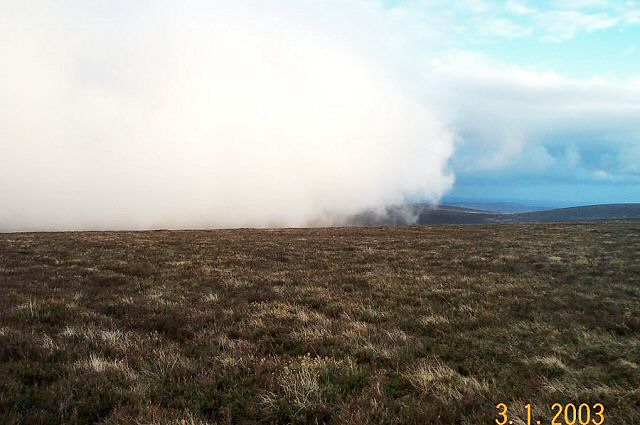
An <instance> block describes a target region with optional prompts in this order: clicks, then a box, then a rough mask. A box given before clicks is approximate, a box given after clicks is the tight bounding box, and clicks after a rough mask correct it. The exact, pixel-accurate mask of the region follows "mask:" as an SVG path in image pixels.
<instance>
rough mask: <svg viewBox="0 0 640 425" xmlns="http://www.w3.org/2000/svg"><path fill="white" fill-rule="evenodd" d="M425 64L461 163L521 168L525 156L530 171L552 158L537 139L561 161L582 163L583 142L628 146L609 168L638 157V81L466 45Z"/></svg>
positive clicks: (624, 166) (627, 165) (629, 165)
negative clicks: (538, 66)
mask: <svg viewBox="0 0 640 425" xmlns="http://www.w3.org/2000/svg"><path fill="white" fill-rule="evenodd" d="M430 69H431V72H432V73H433V78H435V79H437V80H438V81H439V86H441V87H445V88H446V89H444V90H443V92H442V93H440V95H439V96H440V104H441V105H442V107H443V108H445V109H446V110H448V112H449V114H450V115H449V116H450V120H451V122H453V123H454V128H455V129H456V131H457V134H458V138H459V142H458V148H459V150H460V152H459V153H458V154H457V155H456V167H457V169H459V170H465V171H474V170H475V171H482V170H485V171H487V170H496V171H498V170H505V169H509V168H514V167H515V168H519V169H520V170H521V171H526V170H524V168H523V164H527V161H531V162H530V165H531V167H532V168H531V170H532V171H536V170H537V171H540V170H544V169H546V168H548V167H550V166H552V165H554V163H556V161H555V160H552V159H551V158H550V157H549V155H548V152H547V151H546V150H545V151H543V150H541V149H540V148H539V147H540V146H543V145H544V146H552V147H553V146H555V147H556V150H560V151H561V152H562V151H563V152H564V153H563V154H562V155H560V154H558V158H557V159H562V161H561V163H562V164H563V166H564V167H571V168H573V167H577V166H579V165H581V164H582V162H583V161H582V157H581V155H580V150H581V148H582V147H589V146H592V145H594V144H595V145H596V146H606V147H609V148H611V149H612V150H613V151H625V152H627V155H625V157H626V159H623V158H622V157H621V158H618V159H617V160H615V159H614V162H615V161H617V163H614V164H612V168H613V169H612V170H611V171H612V172H616V173H620V172H623V170H627V172H628V171H629V170H632V169H633V164H639V163H640V121H639V120H638V117H639V116H640V85H638V84H637V82H634V81H629V82H620V83H616V82H611V81H607V80H602V79H594V80H575V79H569V78H566V77H563V76H560V75H558V74H554V73H544V72H535V71H531V70H527V69H522V68H518V67H514V66H510V65H507V64H503V63H497V62H494V61H492V60H491V59H489V58H487V57H484V56H481V55H478V54H470V53H466V52H457V53H452V54H448V55H444V56H442V57H440V58H438V59H437V60H434V61H432V63H431V66H430ZM536 146H538V147H536ZM560 156H563V157H564V158H560ZM558 164H560V162H558V163H557V164H556V165H558Z"/></svg>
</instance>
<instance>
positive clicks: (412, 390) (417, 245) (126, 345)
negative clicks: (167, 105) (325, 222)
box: [0, 221, 640, 425]
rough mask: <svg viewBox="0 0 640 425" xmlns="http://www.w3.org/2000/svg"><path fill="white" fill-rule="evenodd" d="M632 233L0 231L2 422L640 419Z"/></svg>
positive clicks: (572, 228) (567, 227)
mask: <svg viewBox="0 0 640 425" xmlns="http://www.w3.org/2000/svg"><path fill="white" fill-rule="evenodd" d="M639 336H640V223H639V222H633V221H628V222H609V223H604V222H603V223H591V224H564V225H553V224H545V225H495V226H493V225H486V226H447V227H433V228H430V227H408V228H366V229H365V228H352V229H307V230H293V229H288V230H236V231H223V230H220V231H189V232H169V231H157V232H113V233H109V232H104V233H103V232H92V233H47V234H6V235H0V423H3V424H4V423H7V424H18V423H35V424H49V423H67V424H73V423H96V422H99V423H105V424H118V423H135V424H152V423H153V424H183V423H184V424H206V423H255V422H259V423H327V422H328V423H362V424H364V423H435V424H438V423H441V424H474V425H476V424H490V423H494V419H495V412H496V410H495V404H496V403H498V402H506V403H509V404H510V408H511V410H512V411H513V412H517V411H520V412H521V413H520V414H519V417H514V418H513V419H514V423H522V419H523V418H524V417H525V416H524V405H526V404H527V403H533V404H534V406H535V412H536V415H537V417H539V418H541V419H543V420H547V422H549V420H550V418H551V417H550V412H551V410H550V408H549V406H550V404H552V403H554V402H574V403H575V402H586V403H593V402H596V401H597V402H602V403H603V404H604V405H605V406H606V409H607V423H609V422H610V423H612V424H614V423H615V424H638V423H640V390H638V382H640V338H639Z"/></svg>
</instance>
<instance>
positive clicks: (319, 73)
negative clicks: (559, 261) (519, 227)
mask: <svg viewBox="0 0 640 425" xmlns="http://www.w3.org/2000/svg"><path fill="white" fill-rule="evenodd" d="M0 9H1V10H2V11H3V13H2V14H1V15H0V56H1V57H3V58H5V59H4V60H3V64H2V65H0V93H2V96H0V231H16V230H82V229H147V228H203V227H247V226H249V227H263V226H308V225H330V224H335V223H338V222H340V220H341V219H342V218H344V217H346V216H349V215H351V214H355V213H358V212H360V211H362V210H365V209H379V210H383V209H384V207H385V206H388V205H392V204H402V203H404V202H409V201H411V202H413V201H421V202H429V203H438V202H441V201H442V200H443V199H447V198H472V199H474V200H479V199H480V200H482V199H485V200H488V201H495V200H524V201H527V200H528V201H533V200H536V201H547V202H549V203H554V204H556V205H579V204H595V203H610V202H640V3H638V2H637V1H625V0H618V1H608V0H555V1H552V0H548V1H524V0H508V1H488V0H487V1H484V0H461V1H456V2H449V1H444V0H369V1H364V0H340V1H338V0H272V1H269V2H264V1H259V0H242V1H231V0H216V1H204V0H186V1H183V2H171V1H166V0H165V1H150V0H132V1H124V0H115V1H111V2H102V1H97V0H93V1H92V0H87V1H74V0H64V1H45V0H25V1H21V2H14V1H9V0H0Z"/></svg>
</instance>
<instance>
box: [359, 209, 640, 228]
mask: <svg viewBox="0 0 640 425" xmlns="http://www.w3.org/2000/svg"><path fill="white" fill-rule="evenodd" d="M638 219H640V204H604V205H587V206H580V207H570V208H556V209H550V210H543V211H528V212H517V213H497V212H492V211H484V210H479V209H472V208H462V207H458V206H452V205H440V206H432V205H422V204H413V205H407V206H394V207H388V208H386V209H384V210H381V211H373V210H370V211H366V212H363V213H361V214H357V215H355V216H352V217H350V218H348V219H347V220H346V224H347V225H354V226H402V225H412V224H417V225H434V224H483V223H549V222H571V221H594V220H638Z"/></svg>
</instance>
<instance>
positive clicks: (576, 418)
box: [496, 403, 605, 425]
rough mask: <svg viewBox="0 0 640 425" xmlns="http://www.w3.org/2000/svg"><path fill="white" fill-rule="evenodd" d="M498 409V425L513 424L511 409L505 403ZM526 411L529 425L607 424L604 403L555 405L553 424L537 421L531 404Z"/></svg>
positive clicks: (552, 410)
mask: <svg viewBox="0 0 640 425" xmlns="http://www.w3.org/2000/svg"><path fill="white" fill-rule="evenodd" d="M496 409H497V410H498V412H497V416H498V417H497V418H496V424H497V425H511V424H513V420H510V419H509V407H508V406H507V405H506V404H505V403H499V404H497V405H496ZM525 409H526V412H525V413H526V415H527V425H603V424H604V423H605V419H604V405H603V404H602V403H595V404H593V405H589V404H587V403H581V404H579V405H577V406H576V404H574V403H567V404H562V403H554V404H553V405H552V406H551V413H552V415H553V417H552V418H551V422H546V421H544V422H543V421H541V420H539V419H535V418H534V416H533V406H532V405H531V404H527V405H526V406H525Z"/></svg>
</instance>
